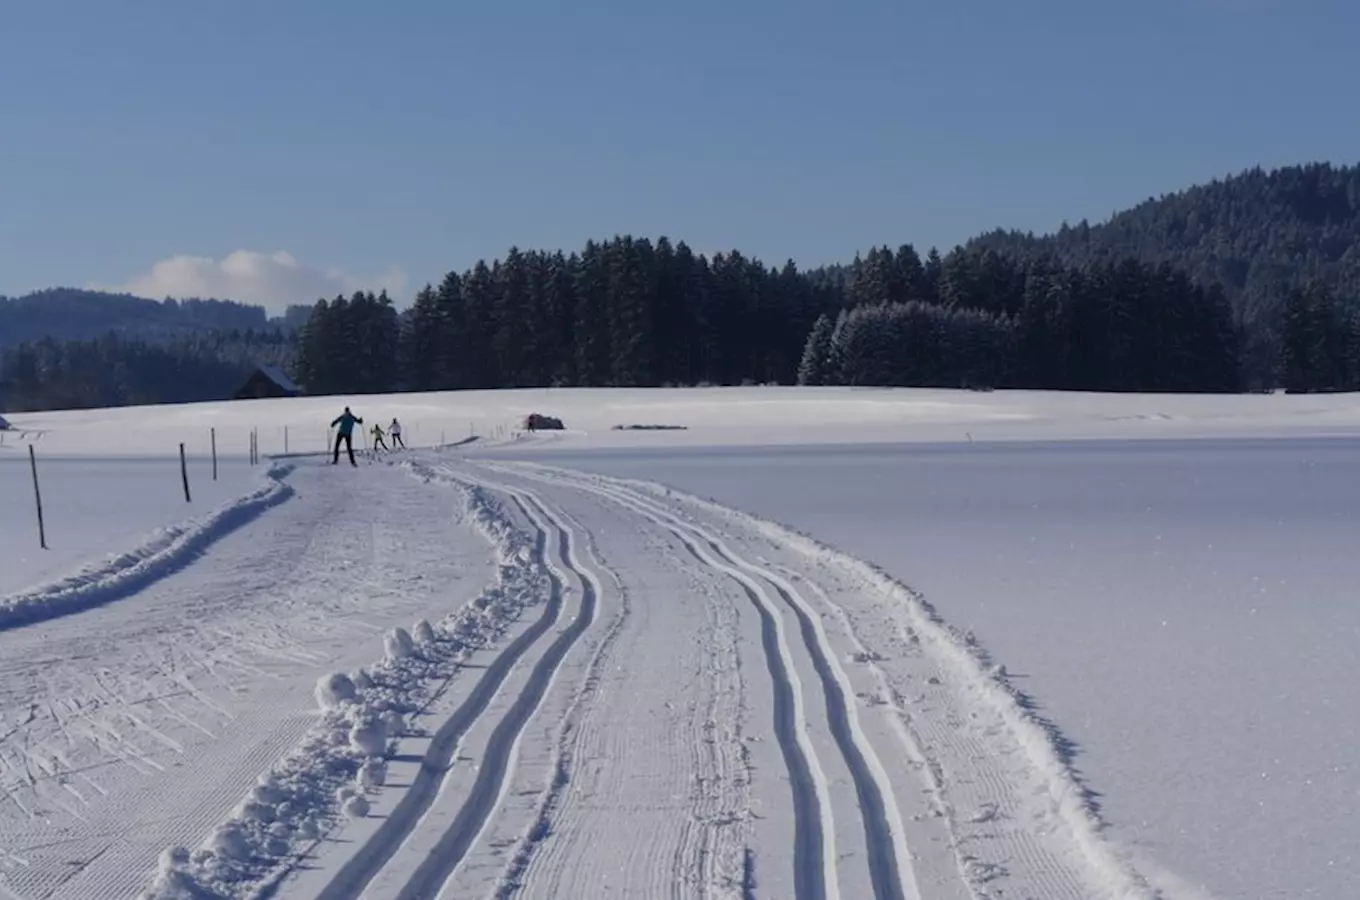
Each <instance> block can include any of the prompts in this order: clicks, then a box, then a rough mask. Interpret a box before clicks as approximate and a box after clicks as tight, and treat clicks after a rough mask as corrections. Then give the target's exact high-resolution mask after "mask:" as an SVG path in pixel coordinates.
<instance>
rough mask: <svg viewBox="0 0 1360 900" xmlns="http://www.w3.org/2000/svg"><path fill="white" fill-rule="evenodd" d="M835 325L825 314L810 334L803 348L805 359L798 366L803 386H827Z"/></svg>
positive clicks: (819, 317) (799, 377)
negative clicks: (832, 334) (832, 333)
mask: <svg viewBox="0 0 1360 900" xmlns="http://www.w3.org/2000/svg"><path fill="white" fill-rule="evenodd" d="M834 329H835V324H834V323H833V322H832V321H831V317H830V316H828V315H826V314H825V313H823V314H822V315H820V316H818V317H817V322H816V323H815V324H814V325H813V326H812V331H811V333H809V334H808V338H807V343H806V345H805V346H804V347H803V359H802V362H800V363H799V364H798V383H799V384H802V385H816V384H825V383H826V377H827V370H828V368H829V367H830V365H831V332H832V331H833V330H834Z"/></svg>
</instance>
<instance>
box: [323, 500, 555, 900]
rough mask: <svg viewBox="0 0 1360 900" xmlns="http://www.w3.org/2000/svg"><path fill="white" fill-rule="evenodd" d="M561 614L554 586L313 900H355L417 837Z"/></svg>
mask: <svg viewBox="0 0 1360 900" xmlns="http://www.w3.org/2000/svg"><path fill="white" fill-rule="evenodd" d="M456 483H461V482H456ZM520 509H521V511H522V512H523V513H524V516H525V518H526V519H528V521H529V523H530V524H531V526H532V527H533V528H534V531H535V535H534V554H535V556H536V557H537V558H538V559H539V560H540V561H542V560H545V559H546V551H547V543H548V529H547V527H546V526H545V525H544V524H543V522H542V521H540V520H539V519H538V518H537V517H535V516H534V515H533V514H532V513H530V512H529V510H527V509H525V508H524V507H523V506H521V507H520ZM554 584H556V583H555V582H554ZM561 611H562V592H561V590H560V589H558V588H556V587H554V590H553V592H552V595H551V596H550V597H549V598H548V602H547V603H545V604H544V605H543V612H542V613H541V614H540V615H539V617H538V619H537V620H536V621H535V622H534V623H533V624H531V625H530V626H529V627H528V628H526V629H525V630H524V631H522V632H520V634H519V635H517V636H516V637H515V638H514V640H512V641H510V643H508V644H506V645H505V647H504V648H502V649H501V650H500V651H499V652H497V653H496V656H495V658H494V659H492V660H491V662H489V663H487V665H486V668H485V669H484V670H483V672H482V676H481V678H479V679H478V680H477V684H476V686H475V687H473V689H472V691H471V692H470V693H469V694H468V696H467V698H466V699H465V700H464V701H463V702H462V703H461V704H460V705H459V706H458V708H457V709H456V710H454V712H453V713H452V715H450V716H449V717H448V718H447V719H445V720H444V722H443V724H442V725H440V726H439V729H438V730H437V731H436V732H435V735H434V738H433V739H432V740H431V741H430V745H429V747H428V748H426V751H425V756H424V759H422V761H421V765H420V771H419V772H418V773H417V774H416V777H415V779H413V781H412V783H411V786H410V787H409V788H407V789H406V791H405V793H404V794H403V795H402V797H401V800H399V801H398V802H397V804H396V806H395V807H394V808H393V810H392V812H391V814H390V815H389V816H388V818H387V819H386V821H384V823H383V825H382V827H381V828H379V829H378V830H377V831H376V832H375V833H374V834H373V835H371V836H370V837H369V839H368V841H367V842H365V844H364V846H363V847H361V848H360V849H359V850H358V851H356V852H355V854H354V855H353V856H351V857H350V858H349V859H347V860H346V861H345V863H344V865H342V866H341V867H340V868H339V869H338V870H337V871H336V873H335V875H334V876H332V878H331V879H330V881H329V882H328V883H327V884H326V886H325V887H324V888H323V889H322V890H321V891H320V892H319V893H318V894H317V895H316V900H355V898H358V897H360V896H362V895H363V894H364V892H365V890H366V889H367V888H368V885H369V883H370V882H372V880H373V879H374V878H375V877H376V876H377V875H378V873H379V872H381V871H382V870H383V869H384V868H385V867H386V866H387V864H388V863H389V862H390V861H391V860H392V857H393V856H394V855H395V854H396V853H397V851H398V850H399V849H400V848H401V846H402V845H403V844H404V843H405V842H406V841H407V839H408V838H409V837H410V836H411V835H412V834H414V833H416V831H417V830H418V829H419V828H420V825H421V822H422V821H423V820H424V819H425V817H426V815H427V814H428V813H429V811H430V809H431V808H432V807H433V806H434V803H435V801H436V800H438V799H439V797H440V795H441V794H442V793H443V790H444V785H445V782H446V781H447V776H448V774H449V772H450V771H451V770H452V766H453V760H454V759H455V758H456V757H457V756H458V751H459V749H460V748H461V747H462V742H463V738H464V737H465V736H466V735H467V732H468V730H469V729H471V728H472V726H473V725H475V724H476V723H477V722H478V720H480V719H481V717H482V715H483V714H484V713H485V712H486V709H487V707H488V706H489V705H490V704H491V701H492V700H493V699H494V698H495V697H496V695H497V694H498V693H499V692H500V690H501V688H502V686H503V685H504V683H505V680H506V678H507V677H509V675H510V673H511V671H513V670H514V668H515V666H516V665H518V664H519V662H520V661H521V660H522V659H523V658H524V656H525V655H526V654H527V653H528V652H529V651H530V649H531V648H532V647H533V646H534V645H535V644H537V643H538V641H539V639H540V638H541V637H542V636H543V635H544V634H545V633H547V632H548V631H549V630H550V629H551V628H552V627H553V626H554V625H556V624H557V622H558V620H559V619H560V617H561Z"/></svg>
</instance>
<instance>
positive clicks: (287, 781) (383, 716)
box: [139, 466, 550, 900]
mask: <svg viewBox="0 0 1360 900" xmlns="http://www.w3.org/2000/svg"><path fill="white" fill-rule="evenodd" d="M411 468H412V471H413V472H414V473H415V474H417V475H418V476H419V477H422V478H425V479H426V480H427V481H428V480H439V481H443V482H448V483H450V484H453V485H454V486H455V487H457V488H459V489H460V490H461V491H462V493H463V498H464V512H465V515H466V516H467V518H468V519H469V520H470V521H471V522H472V523H473V524H474V525H475V526H476V528H477V529H478V531H479V532H480V533H481V534H482V536H483V537H484V538H486V540H487V541H488V542H489V543H490V544H491V545H492V547H493V550H494V552H495V554H496V558H497V560H498V562H499V566H498V574H497V577H496V581H495V582H494V583H493V584H492V585H490V586H489V587H488V588H487V589H486V590H485V591H483V592H482V594H481V595H480V596H478V597H477V598H476V599H475V600H473V601H472V602H471V603H469V604H468V605H466V606H465V607H463V608H462V609H460V610H458V611H457V612H456V613H453V614H452V615H450V616H448V617H447V618H445V619H444V620H442V621H441V622H438V623H435V624H431V623H429V622H427V621H424V620H421V621H419V622H417V623H416V624H415V627H414V631H415V634H416V637H415V639H413V638H412V636H411V634H410V633H409V632H407V631H406V630H405V629H404V628H393V629H391V630H390V631H388V632H387V633H386V634H384V636H383V647H382V650H383V658H382V660H381V661H380V662H377V663H375V664H373V665H371V666H368V667H367V668H365V669H361V670H359V671H357V672H355V673H353V674H352V675H351V674H350V673H346V672H334V673H331V674H329V675H326V676H324V677H322V678H321V679H319V680H318V682H317V686H316V691H315V693H316V700H317V706H318V708H319V711H320V721H318V723H317V724H316V725H315V726H314V727H313V728H312V729H311V731H309V732H308V735H307V736H306V738H304V739H303V741H302V742H301V743H300V744H299V745H298V746H297V747H295V748H294V750H293V751H292V752H291V753H289V754H288V756H286V757H285V758H284V759H283V760H281V761H280V762H279V763H277V764H276V765H275V766H274V767H273V768H272V769H271V771H270V772H269V773H267V774H266V775H264V776H262V777H261V778H260V781H259V784H257V785H256V787H255V788H254V789H253V790H252V791H251V793H250V794H249V795H248V796H247V797H245V798H244V799H243V800H242V801H241V804H240V805H239V806H238V807H237V809H236V812H235V814H234V815H233V816H232V818H231V819H230V820H229V821H227V822H224V823H222V824H221V825H220V826H219V827H218V828H217V829H216V830H215V831H214V832H213V834H212V835H211V836H210V837H209V838H208V840H206V841H205V842H204V844H203V845H202V846H200V847H199V848H198V849H197V850H192V851H191V850H189V849H187V848H184V847H175V848H171V849H169V850H167V851H165V852H164V853H163V854H162V855H161V862H160V869H159V871H158V872H157V873H156V876H155V879H154V881H153V882H152V884H151V886H150V887H149V888H147V889H146V890H145V891H143V892H142V893H141V894H140V895H139V900H179V898H192V897H221V898H244V897H251V896H255V895H256V893H257V891H258V890H259V888H260V887H261V886H262V885H264V884H266V883H269V882H274V881H276V880H277V879H279V878H281V877H283V876H284V875H285V874H286V873H287V872H288V871H289V870H290V869H291V868H292V867H293V866H294V865H296V864H297V863H298V861H300V860H301V859H302V858H303V857H304V856H305V855H306V853H307V852H308V851H309V849H310V848H311V847H312V846H313V845H314V844H315V843H316V842H317V841H318V840H320V839H322V838H324V837H325V836H326V835H327V834H329V833H330V832H331V831H332V830H334V829H335V828H337V827H340V826H341V825H342V823H343V822H344V821H345V820H346V819H355V818H363V817H365V816H367V815H368V813H369V804H370V801H369V800H368V797H367V795H368V794H369V793H370V792H371V791H373V790H375V789H376V788H378V787H379V786H381V785H382V784H384V782H385V781H386V777H387V764H386V760H387V759H388V758H390V756H391V754H392V752H393V750H394V747H395V741H396V739H398V738H399V737H400V736H401V735H402V733H403V732H404V731H405V729H406V722H407V717H408V716H410V715H412V714H414V713H417V712H418V711H419V710H420V709H421V708H422V707H423V706H424V704H425V703H426V702H428V700H429V698H430V696H431V695H432V694H433V691H434V690H435V689H436V688H437V687H438V686H439V685H440V684H442V683H444V682H446V681H447V680H448V679H449V678H450V677H452V676H453V675H454V673H456V672H457V671H458V669H459V668H460V667H461V665H462V663H463V662H464V661H465V660H466V658H467V656H468V655H469V654H470V653H471V652H472V651H473V650H476V649H479V648H482V647H485V646H487V645H489V644H492V643H494V642H496V641H497V640H499V639H500V638H501V637H502V636H503V635H504V634H505V632H506V630H507V629H508V628H509V627H510V625H511V624H512V623H513V622H515V621H516V620H517V619H519V618H520V616H521V615H522V614H523V612H524V610H525V609H527V608H529V607H531V606H534V605H537V604H539V603H542V602H543V601H544V600H545V599H546V598H547V597H548V596H549V595H550V582H549V578H548V573H547V571H546V569H544V567H543V565H542V563H541V562H539V561H538V560H536V559H535V558H534V555H533V540H532V538H531V537H530V536H529V535H528V534H526V533H525V532H523V531H521V530H519V529H518V528H516V527H515V525H514V524H513V522H512V521H511V520H510V518H509V517H508V516H507V515H506V514H505V512H504V510H503V509H502V507H501V506H500V504H499V503H498V502H497V501H496V500H495V499H494V498H493V497H491V496H490V495H489V494H487V493H485V492H483V491H482V490H481V489H480V488H479V487H476V486H473V485H468V484H465V483H463V482H459V481H456V480H455V479H452V478H449V477H445V476H442V475H435V474H433V473H431V472H430V471H428V470H426V469H424V468H423V467H419V466H412V467H411ZM375 650H376V648H375Z"/></svg>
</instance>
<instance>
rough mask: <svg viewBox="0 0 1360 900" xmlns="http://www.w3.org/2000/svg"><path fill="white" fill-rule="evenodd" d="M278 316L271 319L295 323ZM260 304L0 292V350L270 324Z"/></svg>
mask: <svg viewBox="0 0 1360 900" xmlns="http://www.w3.org/2000/svg"><path fill="white" fill-rule="evenodd" d="M291 322H292V325H291V326H288V325H287V324H286V322H285V321H284V320H276V322H275V323H274V324H276V325H279V326H283V327H296V326H297V324H300V323H299V322H298V321H297V313H293V315H292V319H291ZM270 324H271V323H270V320H269V317H268V314H267V313H266V312H265V309H264V307H261V306H247V305H245V304H241V303H234V302H232V301H229V300H168V299H167V300H163V301H157V300H148V299H146V298H144V297H133V296H131V295H129V294H108V293H104V292H101V291H86V290H79V289H76V288H52V289H50V290H45V291H36V292H34V293H32V294H27V295H25V296H23V297H0V350H3V349H5V348H7V347H14V346H17V345H18V344H21V343H23V342H24V341H35V340H39V339H41V338H52V339H53V340H57V341H69V340H87V339H89V338H96V337H101V336H103V335H105V334H108V333H110V332H112V333H114V334H117V335H120V336H122V337H126V338H137V339H144V340H164V339H168V338H173V337H177V336H180V335H185V334H190V333H194V332H204V331H217V330H226V331H246V330H249V329H255V330H259V329H264V328H266V327H269V326H270Z"/></svg>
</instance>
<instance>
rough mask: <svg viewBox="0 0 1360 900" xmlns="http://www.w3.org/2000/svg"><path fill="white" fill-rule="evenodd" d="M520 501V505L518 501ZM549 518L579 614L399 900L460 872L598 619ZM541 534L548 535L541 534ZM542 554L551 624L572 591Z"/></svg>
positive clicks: (419, 895) (437, 889) (535, 672)
mask: <svg viewBox="0 0 1360 900" xmlns="http://www.w3.org/2000/svg"><path fill="white" fill-rule="evenodd" d="M516 502H517V503H518V502H519V501H518V499H517V500H516ZM520 508H521V509H522V510H523V512H524V514H525V515H526V517H528V518H529V519H530V520H531V521H534V522H535V527H539V526H540V523H539V522H538V521H537V519H536V517H535V516H534V514H533V513H532V512H530V510H529V509H528V507H527V506H525V505H523V504H520ZM540 508H542V507H540ZM547 519H548V521H549V523H550V524H551V527H552V528H553V530H555V531H556V532H557V535H558V549H559V552H562V553H563V565H565V566H566V567H567V569H568V570H569V571H571V572H573V574H575V575H576V576H577V578H579V580H580V582H581V608H580V611H579V613H578V614H577V616H576V618H575V619H574V620H573V621H572V622H571V623H570V624H568V625H567V626H566V627H565V628H563V629H562V630H561V631H560V632H559V633H558V636H557V638H556V639H555V640H554V641H553V642H552V643H551V644H550V645H549V646H548V647H547V649H546V650H545V651H544V653H543V655H542V656H541V657H540V658H539V660H538V662H537V663H536V664H535V665H534V667H533V669H532V670H531V672H530V675H529V680H528V682H527V683H526V684H525V685H524V687H523V688H522V690H521V691H520V693H519V694H518V695H517V696H516V697H515V700H514V702H513V703H512V704H511V705H510V708H509V709H508V710H507V711H506V712H505V714H504V716H503V717H502V718H501V720H500V721H499V722H498V723H497V725H496V727H495V730H494V731H492V733H491V736H490V738H489V739H488V741H487V746H486V750H485V755H484V757H483V760H482V764H481V765H480V766H479V767H478V769H477V776H476V779H475V781H474V782H473V785H472V789H471V792H470V794H469V796H468V797H467V798H466V799H464V801H463V803H462V805H461V806H460V807H459V810H458V812H457V814H456V815H455V817H454V819H453V821H452V822H451V823H449V825H448V827H447V828H446V829H445V830H444V832H443V834H442V835H441V836H440V838H439V840H438V841H437V842H436V843H435V845H434V846H433V847H432V848H431V849H430V850H429V851H428V853H427V855H426V857H425V859H424V860H422V861H421V863H420V864H419V865H418V866H417V867H416V868H415V870H414V871H413V872H411V873H410V874H409V876H408V877H407V878H406V880H405V882H404V883H403V884H402V886H401V888H400V889H398V890H397V891H396V893H394V894H393V898H394V900H434V898H436V897H438V896H440V894H441V892H442V891H443V888H444V886H445V884H446V883H447V882H448V881H449V880H450V879H451V878H452V877H453V876H454V875H455V874H456V873H457V871H458V868H459V866H460V865H461V863H462V861H463V860H464V858H465V857H466V856H467V853H468V851H469V850H470V849H471V848H472V846H473V845H474V844H476V843H477V842H478V840H479V839H480V838H481V836H482V834H483V832H484V831H485V830H486V828H487V825H488V824H489V823H490V822H491V820H492V818H493V814H494V813H495V811H496V809H497V807H499V806H500V804H501V800H502V798H503V795H504V792H505V790H506V788H507V786H508V785H509V783H510V776H511V774H512V772H513V768H514V765H515V761H516V758H517V756H518V753H519V742H520V738H521V737H522V735H523V733H524V728H525V726H526V725H527V724H528V722H529V720H530V719H531V718H532V717H533V715H534V713H535V712H537V710H538V708H539V706H540V705H541V704H542V702H543V698H544V697H545V696H546V695H547V692H548V690H549V688H551V686H552V683H553V681H554V678H555V676H556V673H557V670H558V668H559V667H560V666H561V664H562V661H563V659H565V658H566V655H567V652H568V651H569V650H570V649H571V648H572V646H574V645H575V643H576V641H577V640H578V639H579V638H580V636H581V635H582V634H583V633H584V632H585V631H586V629H588V628H589V627H590V625H591V623H592V622H593V621H594V617H595V611H596V605H597V601H598V598H597V595H596V590H595V588H596V582H595V581H594V580H593V579H590V578H588V577H587V576H586V575H585V574H583V573H582V572H580V571H579V570H577V569H575V568H574V567H573V565H572V563H571V562H570V560H571V559H572V558H573V554H572V552H571V534H570V532H569V531H568V530H567V529H566V528H565V526H563V525H562V524H561V523H560V522H559V521H558V520H557V519H556V517H555V516H553V515H552V514H551V513H549V514H548V516H547ZM540 536H544V534H543V532H542V531H540ZM539 553H540V561H541V562H543V564H544V566H545V568H546V569H547V570H548V574H549V578H550V580H551V583H552V594H553V600H552V601H551V602H552V604H553V606H554V608H555V613H554V618H553V620H552V621H553V622H556V621H557V618H558V616H559V615H560V612H561V608H562V605H563V602H562V598H563V595H564V594H565V592H566V587H567V585H566V579H565V573H564V572H563V571H562V570H560V569H558V568H557V566H556V565H555V564H553V563H552V562H551V561H550V559H549V557H548V555H547V552H546V546H545V545H544V543H543V542H540V544H539Z"/></svg>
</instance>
